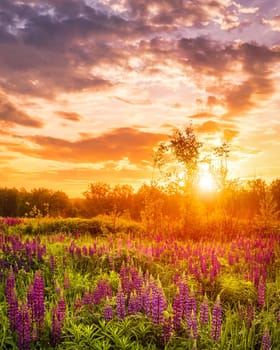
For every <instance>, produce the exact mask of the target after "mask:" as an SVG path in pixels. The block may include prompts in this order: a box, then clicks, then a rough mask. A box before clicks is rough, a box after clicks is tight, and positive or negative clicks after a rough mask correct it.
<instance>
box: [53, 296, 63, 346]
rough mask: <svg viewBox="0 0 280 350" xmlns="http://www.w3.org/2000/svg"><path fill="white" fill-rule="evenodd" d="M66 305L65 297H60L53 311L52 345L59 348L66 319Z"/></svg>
mask: <svg viewBox="0 0 280 350" xmlns="http://www.w3.org/2000/svg"><path fill="white" fill-rule="evenodd" d="M65 312H66V303H65V299H64V297H63V296H61V297H60V299H59V301H58V303H57V305H55V306H54V307H53V309H52V334H51V345H52V346H54V347H55V346H57V345H58V344H59V342H60V338H61V331H62V327H63V322H64V319H65Z"/></svg>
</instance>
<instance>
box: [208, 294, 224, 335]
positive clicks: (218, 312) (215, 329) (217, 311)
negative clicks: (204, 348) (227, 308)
mask: <svg viewBox="0 0 280 350" xmlns="http://www.w3.org/2000/svg"><path fill="white" fill-rule="evenodd" d="M221 327H222V307H221V302H220V298H219V297H218V298H217V300H216V302H215V304H214V306H213V310H212V328H211V337H212V339H214V340H215V341H219V340H220V337H221Z"/></svg>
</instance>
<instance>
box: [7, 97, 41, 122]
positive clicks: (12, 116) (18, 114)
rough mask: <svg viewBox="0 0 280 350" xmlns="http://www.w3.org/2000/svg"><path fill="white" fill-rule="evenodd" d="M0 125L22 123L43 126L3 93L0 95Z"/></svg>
mask: <svg viewBox="0 0 280 350" xmlns="http://www.w3.org/2000/svg"><path fill="white" fill-rule="evenodd" d="M0 125H2V126H8V127H11V126H15V125H22V126H25V127H31V128H41V127H42V126H43V124H42V122H40V121H39V120H37V119H35V118H32V117H30V116H29V115H28V114H27V113H25V112H24V111H22V110H19V109H18V108H17V107H16V106H14V105H13V104H12V103H11V102H10V101H9V100H8V99H6V98H5V96H3V95H0Z"/></svg>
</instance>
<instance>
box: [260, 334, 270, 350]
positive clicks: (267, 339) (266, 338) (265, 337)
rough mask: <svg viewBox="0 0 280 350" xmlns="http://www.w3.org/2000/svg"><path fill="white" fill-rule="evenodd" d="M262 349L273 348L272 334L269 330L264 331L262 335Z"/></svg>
mask: <svg viewBox="0 0 280 350" xmlns="http://www.w3.org/2000/svg"><path fill="white" fill-rule="evenodd" d="M261 349H262V350H270V349H271V343H270V336H269V332H268V330H265V331H264V334H263V337H262V347H261Z"/></svg>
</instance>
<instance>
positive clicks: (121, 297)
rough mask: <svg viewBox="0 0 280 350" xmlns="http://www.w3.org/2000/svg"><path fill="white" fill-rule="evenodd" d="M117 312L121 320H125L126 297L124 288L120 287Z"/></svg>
mask: <svg viewBox="0 0 280 350" xmlns="http://www.w3.org/2000/svg"><path fill="white" fill-rule="evenodd" d="M116 311H117V316H118V318H119V320H123V319H124V318H125V316H126V310H125V296H124V292H123V290H122V288H121V287H120V288H119V290H118V293H117V298H116Z"/></svg>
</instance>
